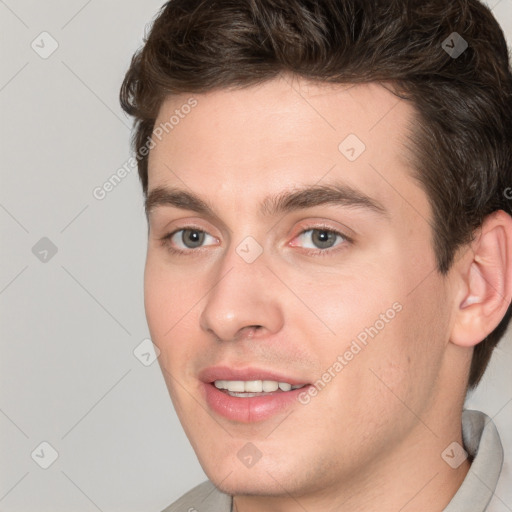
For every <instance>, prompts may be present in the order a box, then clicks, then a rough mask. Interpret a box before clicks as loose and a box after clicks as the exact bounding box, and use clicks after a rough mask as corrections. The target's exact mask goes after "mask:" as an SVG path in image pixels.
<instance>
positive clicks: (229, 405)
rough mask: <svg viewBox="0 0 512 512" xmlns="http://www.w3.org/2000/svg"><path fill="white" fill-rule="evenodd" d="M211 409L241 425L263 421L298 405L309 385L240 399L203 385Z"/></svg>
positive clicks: (211, 385) (208, 384) (208, 385)
mask: <svg viewBox="0 0 512 512" xmlns="http://www.w3.org/2000/svg"><path fill="white" fill-rule="evenodd" d="M203 388H204V393H205V397H206V403H207V404H208V406H209V408H210V409H211V410H213V411H214V412H216V413H217V414H220V415H221V416H223V417H224V418H227V419H229V420H233V421H238V422H241V423H254V422H257V421H263V420H266V419H267V418H270V417H271V416H274V415H275V414H278V413H279V412H283V411H284V410H285V409H287V408H289V407H291V406H292V405H293V404H294V403H295V404H297V403H298V398H297V397H298V395H299V394H300V393H304V391H306V392H307V390H308V388H309V385H307V386H304V387H303V388H299V389H292V390H291V391H285V392H276V393H269V394H268V395H261V396H253V397H248V398H240V397H237V396H230V395H228V394H227V393H224V392H222V391H219V390H218V389H217V388H216V387H215V386H214V385H213V384H211V383H203Z"/></svg>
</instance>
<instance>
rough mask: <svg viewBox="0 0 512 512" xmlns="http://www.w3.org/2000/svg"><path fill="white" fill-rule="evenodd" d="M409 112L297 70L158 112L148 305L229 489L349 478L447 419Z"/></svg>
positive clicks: (186, 420) (265, 490) (186, 403)
mask: <svg viewBox="0 0 512 512" xmlns="http://www.w3.org/2000/svg"><path fill="white" fill-rule="evenodd" d="M191 98H193V100H192V99H191ZM185 105H192V107H191V108H188V107H184V106H185ZM412 114H413V110H412V107H411V106H410V105H408V104H407V103H406V102H404V101H401V100H399V99H398V98H397V97H396V96H394V95H393V94H392V93H390V92H389V91H388V90H387V89H385V88H384V87H382V86H381V85H378V84H367V85H357V86H353V87H349V86H340V85H337V86H328V85H325V84H318V85H314V84H311V83H307V82H305V81H299V80H295V81H293V82H292V80H291V79H290V78H286V77H280V78H278V79H275V80H273V81H269V82H266V83H264V84H263V85H259V86H254V87H250V88H245V89H241V90H231V91H226V90H223V91H215V92H211V93H206V94H196V95H182V96H174V97H172V98H169V99H168V100H167V101H166V102H165V103H164V104H163V105H162V107H161V110H160V113H159V117H158V120H157V122H156V125H155V126H156V127H158V126H159V125H161V124H163V123H166V122H167V123H168V125H167V126H168V129H167V130H164V131H163V136H162V134H160V132H159V134H160V139H161V140H158V138H155V137H154V142H155V146H154V147H153V149H152V150H151V152H150V157H149V195H150V196H151V199H150V201H149V204H148V206H149V225H150V231H149V242H148V252H147V261H146V268H145V307H146V315H147V320H148V324H149V329H150V332H151V336H152V340H153V342H154V343H155V344H156V345H157V346H158V348H159V349H160V352H161V355H160V358H159V361H160V366H161V368H162V372H163V375H164V377H165V380H166V382H167V386H168V389H169V392H170V396H171V399H172V402H173V404H174V407H175V409H176V412H177V414H178V416H179V418H180V421H181V423H182V425H183V428H184V429H185V431H186V434H187V436H188V438H189V439H190V442H191V443H192V446H193V448H194V450H195V452H196V454H197V456H198V458H199V461H200V463H201V465H202V467H203V468H204V470H205V472H206V474H207V475H208V477H209V478H210V479H211V480H212V481H213V482H214V483H215V484H217V485H218V486H219V487H220V488H221V489H222V490H224V491H225V492H228V493H231V494H264V495H279V494H281V493H282V492H283V491H282V489H283V488H285V489H287V491H288V492H290V493H294V492H296V493H298V492H300V493H307V492H310V493H314V492H323V491H325V490H326V489H328V488H329V487H331V486H336V485H339V482H340V481H341V480H340V479H344V480H343V481H345V482H350V481H351V480H353V479H355V478H360V477H361V476H362V475H363V473H364V472H365V471H368V468H370V467H372V466H376V465H377V464H378V463H379V462H380V461H385V460H386V458H388V457H389V454H390V453H392V452H393V451H394V450H395V449H397V448H398V447H399V446H400V445H401V444H403V443H404V442H405V440H407V439H409V440H412V439H413V438H415V436H417V435H419V434H418V428H421V429H424V427H423V426H422V425H419V423H418V420H417V417H418V416H419V417H422V418H428V417H429V415H432V414H434V413H433V410H434V407H435V405H434V404H435V403H436V400H437V399H438V398H439V396H440V393H442V391H441V390H440V389H439V386H437V385H436V382H437V381H438V376H439V372H440V367H441V366H442V360H443V357H444V352H445V350H446V345H447V341H448V334H447V333H448V331H449V325H450V318H449V314H448V313H446V311H447V310H448V309H449V308H447V307H446V306H447V302H448V301H449V293H448V291H447V289H446V283H445V281H443V279H442V278H441V277H440V276H439V274H437V272H436V271H435V268H436V262H435V256H434V252H433V248H432V243H431V240H432V236H431V234H432V229H431V226H430V224H429V222H431V217H432V216H431V209H430V206H429V202H428V200H427V197H426V195H425V193H424V192H423V190H422V189H421V188H420V187H419V185H418V184H417V183H416V182H415V181H414V180H413V179H412V178H411V176H410V173H411V168H410V164H409V163H408V161H407V158H406V157H405V155H406V149H405V141H406V138H407V135H408V130H409V126H410V123H411V120H412ZM172 116H175V117H176V118H178V117H179V122H173V123H172V129H169V119H170V118H171V117H172ZM174 121H176V119H175V120H174ZM166 132H168V133H166ZM308 187H309V188H310V189H309V190H308ZM157 189H160V190H159V191H157ZM163 189H166V190H165V191H164V190H163ZM279 383H281V384H279ZM290 386H293V387H292V389H290ZM276 387H277V389H276ZM221 388H224V389H221ZM404 403H406V404H407V405H408V407H404V405H403V404H404ZM410 410H413V411H415V413H416V414H415V415H413V414H411V413H410ZM423 435H424V432H423Z"/></svg>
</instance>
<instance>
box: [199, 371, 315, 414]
mask: <svg viewBox="0 0 512 512" xmlns="http://www.w3.org/2000/svg"><path fill="white" fill-rule="evenodd" d="M199 379H200V381H201V384H202V391H203V396H204V400H205V402H206V405H207V406H208V409H209V410H210V411H211V412H212V413H214V414H216V415H220V416H222V417H224V418H226V419H229V420H231V421H235V422H238V423H254V422H259V421H264V420H266V419H268V418H270V417H272V416H275V415H277V414H279V413H284V412H288V409H290V408H292V407H294V406H295V407H297V406H298V405H299V402H298V400H297V398H298V395H299V394H300V393H303V392H304V390H307V388H308V387H309V386H310V385H311V384H309V383H307V382H305V381H303V380H302V381H301V380H300V379H298V378H295V377H291V376H289V375H288V376H287V375H284V374H282V373H279V372H274V371H267V370H263V369H256V368H245V369H243V368H234V367H227V366H222V367H219V366H217V367H211V368H207V369H205V370H204V371H202V372H200V374H199Z"/></svg>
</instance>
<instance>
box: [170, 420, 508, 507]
mask: <svg viewBox="0 0 512 512" xmlns="http://www.w3.org/2000/svg"><path fill="white" fill-rule="evenodd" d="M462 437H463V444H464V448H465V450H466V452H467V453H468V454H469V455H470V456H471V457H473V462H472V464H471V468H470V469H469V472H468V474H467V475H466V478H465V479H464V481H463V482H462V485H461V486H460V487H459V490H458V491H457V493H456V494H455V496H454V497H453V498H452V500H451V501H450V503H449V504H448V506H447V507H446V508H445V509H444V511H443V512H484V511H486V512H501V510H510V509H508V507H507V508H506V509H505V508H503V505H504V504H503V503H500V500H499V498H498V497H497V496H495V495H494V491H495V490H496V485H497V484H498V480H499V478H500V474H501V469H502V465H503V447H502V445H501V441H500V437H499V434H498V431H497V430H496V426H495V425H494V423H493V421H492V420H491V418H489V417H488V416H487V415H485V414H484V413H483V412H480V411H470V410H465V411H464V412H463V413H462ZM232 501H233V500H232V498H231V496H229V495H227V494H224V493H222V492H220V491H219V490H218V489H216V488H215V486H214V485H213V484H212V483H211V482H210V481H209V480H208V481H206V482H203V483H202V484H200V485H198V486H197V487H194V488H193V489H192V490H191V491H189V492H187V493H186V494H185V495H183V496H182V497H181V498H180V499H179V500H178V501H176V502H174V503H173V504H172V505H170V506H169V507H167V508H166V509H165V510H163V511H162V512H231V509H232Z"/></svg>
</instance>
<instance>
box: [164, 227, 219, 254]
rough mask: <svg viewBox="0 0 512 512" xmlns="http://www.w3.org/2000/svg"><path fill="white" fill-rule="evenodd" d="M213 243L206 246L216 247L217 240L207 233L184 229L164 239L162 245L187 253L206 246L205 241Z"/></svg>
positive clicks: (194, 229)
mask: <svg viewBox="0 0 512 512" xmlns="http://www.w3.org/2000/svg"><path fill="white" fill-rule="evenodd" d="M208 240H210V241H213V243H209V244H206V245H214V243H215V242H216V238H215V237H213V236H211V235H209V234H208V233H206V232H205V231H202V230H200V229H196V228H192V227H190V228H183V229H179V230H177V231H173V232H172V233H169V234H168V235H165V236H164V237H163V238H162V243H163V244H164V245H167V246H169V248H170V249H171V250H176V251H178V252H186V251H187V250H191V249H198V248H200V247H203V246H204V245H205V241H208Z"/></svg>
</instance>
